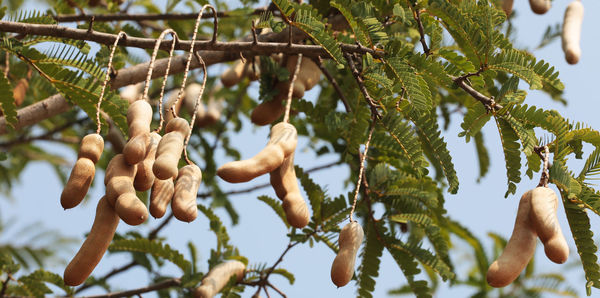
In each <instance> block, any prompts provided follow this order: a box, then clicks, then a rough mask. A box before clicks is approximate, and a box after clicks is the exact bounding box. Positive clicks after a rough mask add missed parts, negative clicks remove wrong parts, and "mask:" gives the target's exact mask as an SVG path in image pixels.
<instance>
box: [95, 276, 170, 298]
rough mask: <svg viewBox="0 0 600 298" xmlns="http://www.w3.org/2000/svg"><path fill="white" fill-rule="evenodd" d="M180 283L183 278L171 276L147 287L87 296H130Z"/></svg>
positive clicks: (106, 297)
mask: <svg viewBox="0 0 600 298" xmlns="http://www.w3.org/2000/svg"><path fill="white" fill-rule="evenodd" d="M179 285H181V279H179V278H171V279H167V280H164V281H161V282H159V283H155V284H153V285H149V286H147V287H142V288H138V289H133V290H128V291H122V292H113V293H108V294H105V295H97V296H87V298H109V297H110V298H117V297H129V296H133V295H139V294H142V293H148V292H153V291H157V290H161V289H166V288H170V287H174V286H179Z"/></svg>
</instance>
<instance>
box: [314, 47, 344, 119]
mask: <svg viewBox="0 0 600 298" xmlns="http://www.w3.org/2000/svg"><path fill="white" fill-rule="evenodd" d="M318 58H319V59H318V60H316V59H313V61H314V62H315V64H317V66H319V69H320V70H321V72H322V73H323V74H324V75H325V77H326V78H327V80H329V83H331V86H333V89H334V90H335V92H336V93H337V94H338V96H339V97H340V100H341V101H342V103H343V104H344V108H345V109H346V112H348V113H352V108H351V107H350V104H349V103H348V99H346V96H345V95H344V92H342V88H340V85H338V83H337V81H336V80H335V78H334V77H333V76H332V75H331V73H329V71H328V70H327V68H325V66H324V65H323V58H321V56H319V57H318Z"/></svg>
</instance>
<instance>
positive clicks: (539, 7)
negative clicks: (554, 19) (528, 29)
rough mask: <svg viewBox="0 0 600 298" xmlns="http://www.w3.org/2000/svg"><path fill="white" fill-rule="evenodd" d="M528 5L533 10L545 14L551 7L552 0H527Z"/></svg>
mask: <svg viewBox="0 0 600 298" xmlns="http://www.w3.org/2000/svg"><path fill="white" fill-rule="evenodd" d="M529 6H530V7H531V10H532V11H533V12H535V13H537V14H545V13H546V12H547V11H548V10H550V7H552V2H550V0H529Z"/></svg>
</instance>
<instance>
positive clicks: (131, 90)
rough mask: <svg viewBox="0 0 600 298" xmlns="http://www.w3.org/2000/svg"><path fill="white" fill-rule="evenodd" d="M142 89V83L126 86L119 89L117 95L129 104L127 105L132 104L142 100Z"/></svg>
mask: <svg viewBox="0 0 600 298" xmlns="http://www.w3.org/2000/svg"><path fill="white" fill-rule="evenodd" d="M143 88H144V85H143V83H142V82H140V83H137V84H133V85H128V86H126V87H124V88H123V89H121V92H120V93H119V95H120V96H121V98H122V99H124V100H126V101H127V102H129V104H132V103H134V102H135V101H137V100H140V99H142V91H143Z"/></svg>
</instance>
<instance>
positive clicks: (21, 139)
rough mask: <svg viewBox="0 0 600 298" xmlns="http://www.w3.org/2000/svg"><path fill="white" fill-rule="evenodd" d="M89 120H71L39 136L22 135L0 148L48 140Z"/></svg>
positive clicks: (0, 144) (1, 144)
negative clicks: (27, 136)
mask: <svg viewBox="0 0 600 298" xmlns="http://www.w3.org/2000/svg"><path fill="white" fill-rule="evenodd" d="M88 119H89V118H87V117H86V118H81V119H77V120H73V121H69V122H66V123H65V124H63V125H60V126H57V127H55V128H54V129H52V130H49V131H47V132H45V133H43V134H41V135H38V136H33V137H29V138H26V137H25V136H24V135H22V136H21V137H19V138H16V139H14V140H10V141H7V142H4V143H0V147H2V148H7V147H11V146H13V145H16V144H25V143H29V142H31V141H36V140H48V139H49V138H50V137H51V136H52V135H54V134H55V133H58V132H61V131H63V130H65V129H69V128H71V126H73V125H75V124H81V123H84V122H85V121H87V120H88Z"/></svg>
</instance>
